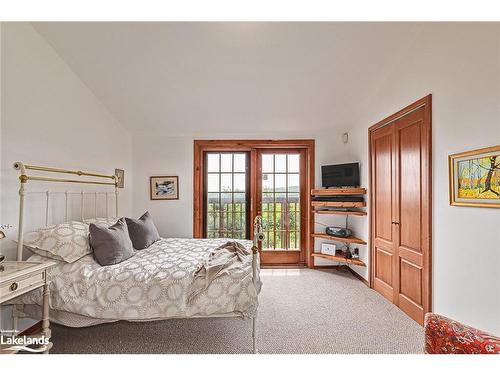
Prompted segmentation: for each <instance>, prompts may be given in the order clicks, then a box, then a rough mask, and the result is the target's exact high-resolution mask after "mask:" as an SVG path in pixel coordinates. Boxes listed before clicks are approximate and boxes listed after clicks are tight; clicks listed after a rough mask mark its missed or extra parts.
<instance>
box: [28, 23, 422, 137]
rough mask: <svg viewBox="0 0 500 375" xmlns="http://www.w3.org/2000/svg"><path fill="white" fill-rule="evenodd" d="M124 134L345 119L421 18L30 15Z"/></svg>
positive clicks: (327, 124) (288, 126)
mask: <svg viewBox="0 0 500 375" xmlns="http://www.w3.org/2000/svg"><path fill="white" fill-rule="evenodd" d="M33 26H34V27H35V29H36V30H37V31H38V32H39V33H40V34H41V35H42V36H43V37H44V38H45V39H46V40H47V41H48V42H49V43H50V44H51V45H52V46H53V48H54V49H55V50H56V52H57V53H58V54H59V55H60V56H61V57H62V58H63V59H64V60H65V61H66V62H67V63H68V65H69V66H70V67H71V68H72V69H73V71H74V72H75V73H76V74H77V75H78V76H79V77H80V78H81V79H82V81H83V82H84V83H85V84H86V85H87V86H88V87H89V88H90V89H91V90H92V91H93V92H94V93H95V95H96V96H97V97H98V98H99V99H100V100H101V101H102V102H103V103H104V105H105V106H107V108H108V109H109V110H110V111H111V112H112V113H113V114H114V115H115V116H116V118H117V119H118V120H119V121H120V122H121V123H122V125H123V126H124V127H126V128H127V129H129V130H130V131H131V132H132V133H133V134H169V135H207V133H209V134H213V135H216V134H235V135H237V134H245V133H246V134H249V133H259V134H262V135H265V134H275V133H279V132H288V133H289V134H307V133H308V132H311V133H312V132H317V131H324V130H327V129H330V128H332V127H348V126H349V124H350V123H351V122H353V121H355V120H356V116H357V113H359V111H361V110H362V107H363V104H364V103H365V102H366V101H367V100H368V98H369V97H370V96H371V95H373V94H374V93H376V92H378V91H377V90H378V89H379V87H380V86H381V85H382V84H383V82H384V80H385V79H387V76H388V75H389V74H390V72H391V69H393V67H394V66H395V64H397V62H398V58H399V56H401V55H402V54H404V52H405V50H407V49H408V45H410V44H411V43H412V41H413V40H414V38H415V35H416V34H417V33H418V30H419V28H420V27H421V26H419V25H418V24H411V23H406V24H402V23H111V22H105V23H34V24H33Z"/></svg>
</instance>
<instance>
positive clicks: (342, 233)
mask: <svg viewBox="0 0 500 375" xmlns="http://www.w3.org/2000/svg"><path fill="white" fill-rule="evenodd" d="M326 234H328V235H330V236H335V237H349V236H351V235H352V230H350V229H349V228H341V227H326Z"/></svg>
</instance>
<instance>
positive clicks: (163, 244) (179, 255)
mask: <svg viewBox="0 0 500 375" xmlns="http://www.w3.org/2000/svg"><path fill="white" fill-rule="evenodd" d="M226 242H227V239H180V238H168V239H161V240H159V241H157V242H156V243H154V244H153V245H151V246H150V247H149V248H147V249H145V250H140V251H137V252H136V254H135V255H134V256H133V257H131V258H129V259H128V260H126V261H124V262H122V263H120V264H117V265H112V266H104V267H103V266H100V265H99V264H98V263H97V262H95V261H94V260H93V258H92V255H87V256H85V257H83V258H81V259H79V260H78V261H76V262H74V263H65V262H59V263H58V264H57V265H56V266H55V267H54V268H52V269H51V270H50V271H49V279H50V280H51V283H50V293H51V295H50V308H51V309H53V310H58V311H65V312H69V313H74V314H78V315H81V316H83V317H89V318H95V319H102V320H106V321H110V320H111V321H113V320H153V319H165V318H182V317H190V316H194V315H196V316H207V315H223V314H227V313H236V314H238V315H240V316H242V317H251V316H253V315H254V313H255V311H256V310H257V305H258V302H257V295H258V292H259V291H258V290H256V289H257V288H256V287H255V286H254V283H253V282H252V265H251V257H249V259H248V260H247V261H245V262H246V263H245V264H242V267H241V268H240V269H237V270H234V271H232V272H230V273H229V274H223V275H221V276H220V277H217V278H215V279H214V280H213V281H212V282H211V283H210V285H209V287H208V288H207V289H205V290H204V291H203V292H202V293H199V294H197V295H196V297H195V298H193V299H191V300H190V301H189V302H188V296H189V292H190V290H191V289H192V286H193V282H194V273H195V271H196V270H197V269H198V267H199V266H200V264H201V263H202V262H203V260H204V259H206V258H207V257H208V254H209V252H210V251H211V250H214V249H215V248H217V247H219V246H220V245H223V244H224V243H226ZM238 242H240V243H242V244H243V245H244V246H245V247H247V248H250V247H251V241H247V240H243V241H238ZM30 260H32V261H43V258H42V257H40V256H39V255H33V256H32V257H31V258H30ZM41 300H42V295H41V289H39V290H36V291H34V292H32V293H28V294H26V295H25V296H23V297H22V298H21V301H20V302H21V303H24V304H37V305H39V304H40V302H41ZM63 324H64V322H63Z"/></svg>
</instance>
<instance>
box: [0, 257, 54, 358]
mask: <svg viewBox="0 0 500 375" xmlns="http://www.w3.org/2000/svg"><path fill="white" fill-rule="evenodd" d="M53 265H55V263H54V262H44V263H38V262H25V261H22V262H14V261H5V262H3V263H0V303H4V302H7V301H10V300H12V299H13V298H15V297H19V296H20V295H23V294H25V293H28V292H31V291H32V290H34V289H37V288H40V287H43V305H42V306H43V307H42V332H41V335H42V337H45V338H47V339H48V343H47V344H46V345H44V346H43V352H44V353H48V352H49V350H50V348H51V347H52V343H51V342H50V334H51V332H50V322H49V287H48V282H47V269H48V268H50V267H52V266H53Z"/></svg>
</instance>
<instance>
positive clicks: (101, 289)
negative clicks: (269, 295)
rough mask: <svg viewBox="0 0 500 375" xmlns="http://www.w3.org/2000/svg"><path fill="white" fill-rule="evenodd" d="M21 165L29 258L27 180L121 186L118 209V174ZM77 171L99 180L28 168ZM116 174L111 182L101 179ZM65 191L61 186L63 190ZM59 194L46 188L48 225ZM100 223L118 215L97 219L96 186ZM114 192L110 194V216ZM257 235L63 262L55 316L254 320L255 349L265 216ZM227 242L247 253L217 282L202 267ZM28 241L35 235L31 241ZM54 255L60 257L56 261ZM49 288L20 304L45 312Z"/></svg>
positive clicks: (167, 243)
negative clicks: (121, 257) (107, 259)
mask: <svg viewBox="0 0 500 375" xmlns="http://www.w3.org/2000/svg"><path fill="white" fill-rule="evenodd" d="M14 167H15V168H16V169H17V170H19V171H20V173H21V176H20V185H21V186H20V189H19V196H20V205H19V207H20V212H19V228H18V248H17V256H18V260H21V259H22V257H23V251H24V249H25V246H24V245H25V243H24V242H25V241H24V229H23V220H24V204H25V202H24V198H25V195H26V194H27V192H26V191H25V184H26V183H27V182H28V181H45V182H49V183H50V182H59V183H83V184H96V185H105V186H112V187H114V192H113V194H114V198H115V202H116V205H115V214H116V217H118V212H119V211H118V199H117V198H118V188H117V178H116V177H115V176H114V175H102V174H97V173H91V172H82V171H73V170H66V169H60V168H52V167H40V166H33V165H25V164H23V163H20V162H17V163H15V165H14ZM28 170H35V171H43V172H48V173H65V174H75V175H78V176H79V177H81V176H89V177H92V178H95V177H98V178H99V179H95V180H89V179H84V180H83V179H59V178H53V177H44V176H29V175H28V173H27V171H28ZM102 179H105V180H106V179H110V180H111V182H108V181H104V182H103V181H102ZM59 193H61V192H59ZM52 194H57V192H53V193H51V192H50V191H46V205H45V208H46V215H45V224H46V225H49V224H50V222H49V207H52V206H53V205H51V204H50V197H51V195H52ZM64 194H66V199H65V202H66V203H65V204H66V207H65V213H66V214H65V219H66V220H68V219H69V218H68V192H67V191H65V192H64ZM85 194H93V193H89V192H85V193H84V192H81V199H80V213H81V217H80V220H81V223H80V224H83V225H88V221H87V220H86V218H85V217H84V215H83V212H84V207H83V206H84V197H85ZM95 194H96V195H95V203H94V216H95V218H94V221H95V220H97V221H99V220H104V221H110V222H112V221H113V220H114V219H110V218H104V219H96V218H97V216H98V214H97V213H98V205H97V194H98V193H97V192H96V193H95ZM107 215H108V195H107V193H106V216H107ZM252 232H253V240H252V241H250V240H231V239H185V238H161V239H160V240H158V241H156V242H155V243H153V244H152V245H151V246H149V247H148V248H146V249H144V250H140V251H137V252H135V254H134V256H132V257H131V258H129V259H127V260H125V261H123V262H121V263H119V264H115V265H110V266H101V265H99V264H98V263H97V262H96V261H95V260H94V257H93V255H92V254H88V255H85V256H82V257H81V258H79V259H78V260H76V261H73V262H71V263H68V262H66V261H64V260H59V261H57V262H56V265H55V266H54V267H52V268H51V269H50V270H49V271H48V275H47V277H48V279H49V280H50V285H49V292H50V306H49V307H50V320H51V321H53V322H56V323H59V324H63V325H66V326H70V327H86V326H91V325H96V324H101V323H111V322H115V321H119V320H127V321H153V320H163V319H174V318H213V317H227V318H235V317H237V318H243V319H250V320H251V322H252V338H253V351H254V353H256V352H257V346H256V317H257V309H258V294H259V292H260V289H261V285H262V284H261V281H260V278H259V254H258V246H259V242H260V241H262V239H263V234H262V225H261V218H260V217H259V216H257V217H256V218H255V220H254V228H253V231H252ZM228 241H236V242H238V243H239V244H241V245H243V247H244V248H245V249H246V252H245V253H244V255H243V256H242V257H241V259H240V261H239V262H238V263H237V265H236V266H235V267H230V268H228V269H223V270H221V271H220V272H219V273H217V276H216V277H215V278H213V279H211V280H210V282H209V283H207V282H206V281H205V279H203V278H200V277H197V271H199V269H200V267H202V266H203V265H204V264H207V262H208V261H209V258H210V256H213V255H214V253H215V252H216V251H220V250H218V249H220V248H221V247H223V246H222V245H224V244H226V243H228ZM27 243H29V241H28V242H27ZM29 260H30V261H34V262H43V261H46V260H47V258H45V257H44V256H42V255H39V254H34V255H32V256H30V257H29ZM51 261H53V259H51ZM41 301H42V291H41V290H36V291H33V292H31V293H29V294H26V295H24V296H23V297H22V298H20V299H19V300H18V301H16V304H21V305H22V306H23V307H22V310H23V311H24V312H25V313H27V314H28V315H32V316H35V315H37V316H39V315H38V314H39V313H40V311H41V310H42V309H43V306H41Z"/></svg>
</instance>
